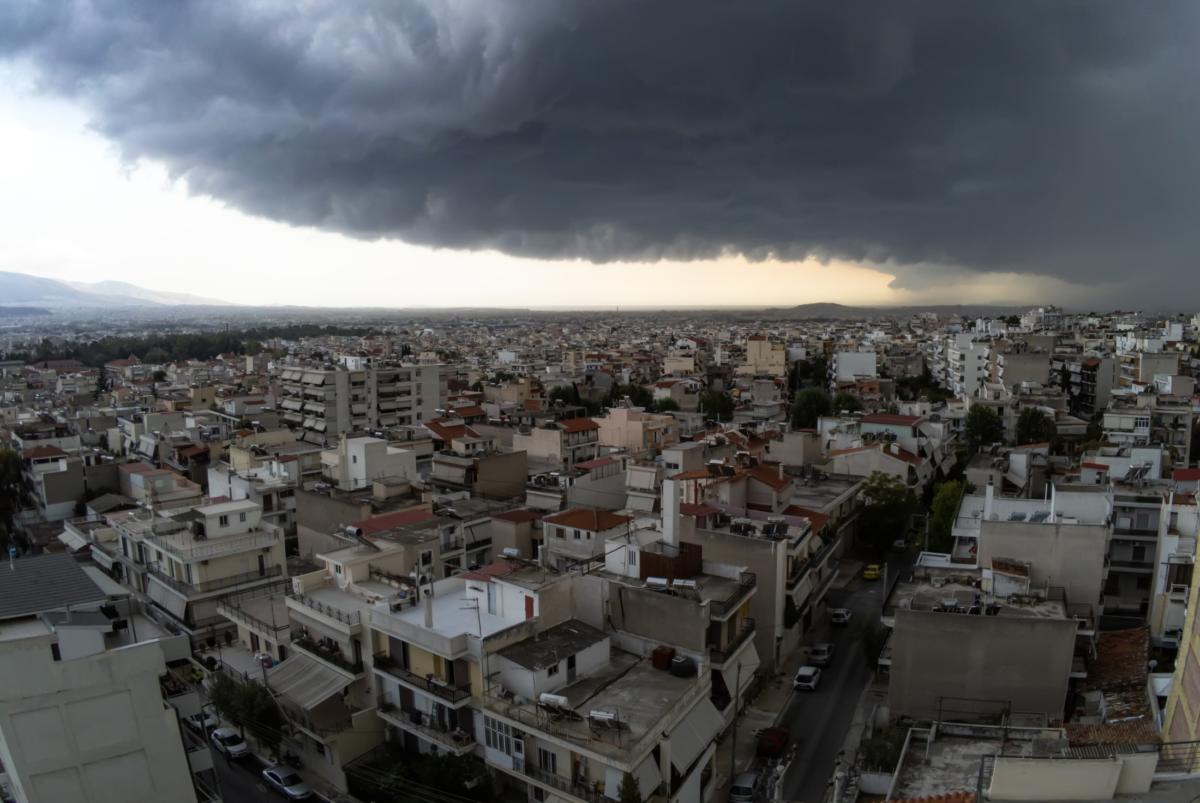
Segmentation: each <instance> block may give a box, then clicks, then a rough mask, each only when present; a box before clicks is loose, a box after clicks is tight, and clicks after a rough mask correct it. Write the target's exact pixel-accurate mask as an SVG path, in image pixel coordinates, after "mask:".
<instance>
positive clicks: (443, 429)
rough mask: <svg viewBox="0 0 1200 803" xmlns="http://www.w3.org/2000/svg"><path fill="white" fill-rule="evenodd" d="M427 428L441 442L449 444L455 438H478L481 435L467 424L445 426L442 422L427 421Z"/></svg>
mask: <svg viewBox="0 0 1200 803" xmlns="http://www.w3.org/2000/svg"><path fill="white" fill-rule="evenodd" d="M425 428H426V429H428V430H429V431H430V432H432V433H433V436H434V437H435V438H437V439H438V440H440V441H443V442H445V443H449V442H450V441H452V440H454V439H455V438H478V437H479V433H478V432H476V431H475V430H473V429H471V428H470V427H468V426H467V425H466V424H445V423H443V422H442V421H440V420H435V421H426V422H425Z"/></svg>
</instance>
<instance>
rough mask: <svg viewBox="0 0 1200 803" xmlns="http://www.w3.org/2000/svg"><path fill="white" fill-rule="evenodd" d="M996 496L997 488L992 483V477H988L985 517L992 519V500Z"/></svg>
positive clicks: (984, 496) (984, 504) (984, 502)
mask: <svg viewBox="0 0 1200 803" xmlns="http://www.w3.org/2000/svg"><path fill="white" fill-rule="evenodd" d="M995 497H996V489H995V487H994V486H993V485H992V481H991V479H988V484H987V490H986V491H984V495H983V517H984V518H985V519H990V518H991V517H992V501H993V500H994V499H995Z"/></svg>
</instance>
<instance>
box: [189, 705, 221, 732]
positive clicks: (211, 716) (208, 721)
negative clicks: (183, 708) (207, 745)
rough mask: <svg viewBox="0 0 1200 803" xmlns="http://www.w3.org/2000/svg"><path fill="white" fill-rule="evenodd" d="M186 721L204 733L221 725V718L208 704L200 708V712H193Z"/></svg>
mask: <svg viewBox="0 0 1200 803" xmlns="http://www.w3.org/2000/svg"><path fill="white" fill-rule="evenodd" d="M186 721H187V724H189V725H191V726H192V727H193V728H195V729H196V730H198V731H202V732H204V733H207V732H209V731H210V730H212V729H213V728H218V727H220V726H221V719H220V718H219V717H218V716H217V714H216V712H215V711H213V710H212V707H211V706H207V705H206V706H204V708H202V709H200V713H198V714H192V715H191V716H190V717H188V718H187V720H186Z"/></svg>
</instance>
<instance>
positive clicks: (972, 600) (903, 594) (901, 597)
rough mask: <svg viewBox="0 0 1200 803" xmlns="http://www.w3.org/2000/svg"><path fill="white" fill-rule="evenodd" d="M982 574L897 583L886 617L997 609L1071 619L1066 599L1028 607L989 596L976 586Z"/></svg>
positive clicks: (998, 613)
mask: <svg viewBox="0 0 1200 803" xmlns="http://www.w3.org/2000/svg"><path fill="white" fill-rule="evenodd" d="M979 576H980V573H979V572H974V573H969V572H966V571H963V570H959V571H957V572H956V573H954V574H947V575H944V576H942V578H941V581H940V585H934V583H933V582H932V578H914V579H912V580H908V581H903V580H902V581H900V582H897V583H896V585H895V587H894V588H893V589H892V593H891V596H890V597H888V600H887V604H886V606H885V615H887V614H888V613H891V614H894V613H895V612H896V611H898V610H913V611H944V612H950V613H966V612H967V610H969V609H970V608H971V607H972V606H975V605H979V606H987V605H994V606H996V607H995V615H996V616H1008V617H1019V618H1027V619H1068V618H1071V617H1070V616H1069V615H1068V613H1067V605H1066V601H1065V600H1063V599H1054V598H1053V596H1052V597H1051V598H1050V599H1033V598H1031V601H1030V602H1029V603H1028V604H1024V603H1012V602H1009V600H1008V598H1007V597H998V596H994V595H991V594H986V593H984V592H983V591H982V590H980V588H979V586H978V585H976V584H974V583H972V582H971V580H972V578H974V579H976V580H978V578H979Z"/></svg>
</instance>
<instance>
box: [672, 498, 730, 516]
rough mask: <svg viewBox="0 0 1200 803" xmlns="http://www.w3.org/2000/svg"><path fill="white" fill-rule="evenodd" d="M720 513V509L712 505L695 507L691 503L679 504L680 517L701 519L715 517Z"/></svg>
mask: <svg viewBox="0 0 1200 803" xmlns="http://www.w3.org/2000/svg"><path fill="white" fill-rule="evenodd" d="M720 512H721V509H720V508H715V507H712V506H711V505H693V504H692V503H690V502H681V503H680V504H679V515H681V516H691V517H693V518H701V517H703V516H715V515H716V514H718V513H720Z"/></svg>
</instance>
